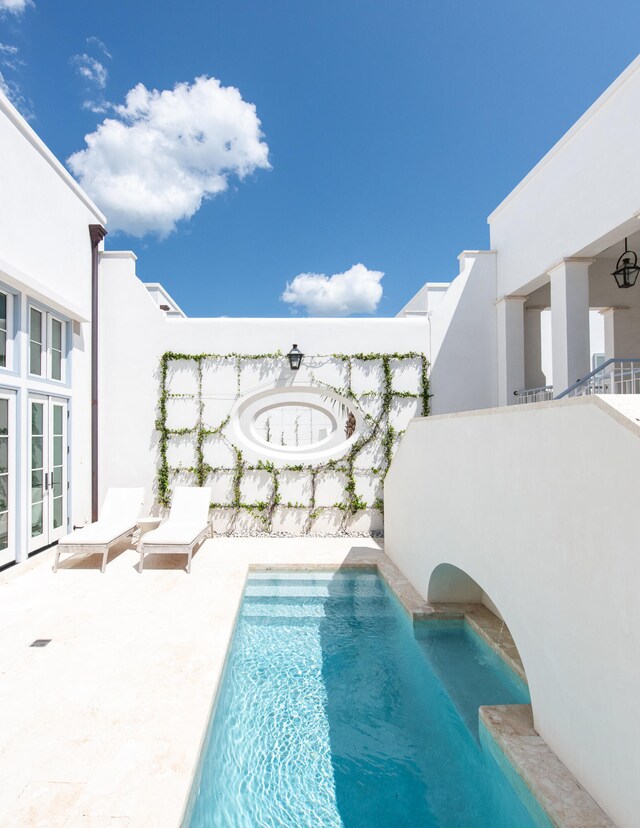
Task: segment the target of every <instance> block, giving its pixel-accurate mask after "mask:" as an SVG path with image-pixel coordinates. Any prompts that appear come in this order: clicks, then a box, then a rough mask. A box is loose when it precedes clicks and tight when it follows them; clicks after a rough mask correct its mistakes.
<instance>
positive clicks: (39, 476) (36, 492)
mask: <svg viewBox="0 0 640 828" xmlns="http://www.w3.org/2000/svg"><path fill="white" fill-rule="evenodd" d="M43 481H44V472H41V471H35V472H32V474H31V502H32V503H40V501H41V500H44V487H43V485H42V483H43Z"/></svg>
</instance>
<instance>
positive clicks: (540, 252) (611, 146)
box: [489, 58, 640, 296]
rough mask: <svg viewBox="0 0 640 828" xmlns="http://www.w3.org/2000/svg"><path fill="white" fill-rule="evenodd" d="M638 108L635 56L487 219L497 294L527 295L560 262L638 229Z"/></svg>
mask: <svg viewBox="0 0 640 828" xmlns="http://www.w3.org/2000/svg"><path fill="white" fill-rule="evenodd" d="M639 107H640V58H636V60H635V61H634V62H633V63H632V64H631V65H630V66H629V67H628V68H627V69H626V70H625V71H624V72H623V73H622V74H621V75H620V76H619V77H618V78H617V79H616V80H615V81H614V83H613V84H612V85H611V86H610V87H609V88H608V89H607V90H606V92H604V93H603V95H601V96H600V98H599V99H598V100H597V101H596V102H595V103H594V104H593V106H591V108H590V109H589V110H587V112H586V113H585V114H584V115H583V116H582V117H581V118H580V120H579V121H578V122H577V123H576V124H575V125H574V126H573V127H572V128H571V129H570V130H569V131H568V132H567V133H566V135H564V136H563V137H562V138H561V139H560V141H559V142H558V143H557V144H556V145H555V146H554V147H553V148H552V149H551V150H550V151H549V152H548V153H547V155H545V157H544V158H543V159H542V160H541V161H540V162H539V163H538V164H537V165H536V166H535V167H534V169H533V170H532V171H531V172H530V173H529V175H527V176H526V177H525V178H524V179H523V180H522V181H521V182H520V184H519V185H518V186H517V187H516V188H515V189H514V190H513V191H512V192H511V193H510V194H509V195H508V196H507V198H506V199H505V200H504V201H503V202H502V203H501V204H500V205H499V206H498V207H497V208H496V209H495V210H494V212H493V213H492V214H491V215H490V216H489V225H490V234H491V248H492V249H493V250H497V251H498V252H499V255H498V296H503V295H507V294H519V293H523V292H524V293H528V292H529V291H530V289H533V288H535V287H538V286H539V284H540V283H541V282H540V279H542V280H544V274H546V273H547V271H548V270H549V269H550V268H552V267H553V266H554V265H555V264H557V263H558V262H559V261H560V260H561V259H563V258H567V257H571V256H579V255H581V256H590V255H594V254H595V253H598V252H600V251H601V250H604V249H605V248H607V247H608V246H609V245H610V244H611V243H613V242H616V241H619V239H620V238H622V237H624V236H625V235H630V234H631V232H634V231H636V230H637V223H638V222H637V218H636V217H637V215H638V212H639V211H640V200H639V198H638V193H639V192H640V165H639V164H638V159H637V147H636V141H635V140H633V136H634V135H635V134H636V132H637V112H638V108H639ZM603 160H604V162H603Z"/></svg>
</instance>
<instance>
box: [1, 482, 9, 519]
mask: <svg viewBox="0 0 640 828" xmlns="http://www.w3.org/2000/svg"><path fill="white" fill-rule="evenodd" d="M8 508H9V475H8V474H0V512H6V511H7V509H8Z"/></svg>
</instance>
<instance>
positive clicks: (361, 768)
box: [186, 571, 543, 828]
mask: <svg viewBox="0 0 640 828" xmlns="http://www.w3.org/2000/svg"><path fill="white" fill-rule="evenodd" d="M527 701H528V693H527V690H526V686H525V685H524V683H522V682H521V681H520V680H519V679H518V678H517V677H516V676H515V674H513V673H512V672H511V671H510V670H509V668H507V667H506V666H505V665H504V664H503V662H502V661H501V659H500V658H499V657H498V656H496V655H495V654H494V653H493V651H492V650H490V649H489V647H487V646H486V644H485V643H484V642H483V641H482V640H481V639H479V638H478V637H476V636H475V635H474V634H473V633H472V632H470V630H469V629H468V628H467V627H466V625H464V624H463V623H462V622H446V621H442V622H440V621H431V622H425V623H422V624H418V625H416V626H414V625H413V624H412V623H411V621H410V619H409V618H408V616H407V615H406V613H405V612H404V610H403V609H402V608H401V607H400V605H399V603H398V602H397V600H396V599H395V597H394V596H393V595H392V594H391V593H390V592H389V590H388V588H387V587H386V585H385V584H384V582H383V581H382V579H381V578H380V577H379V576H378V575H377V574H376V573H374V572H368V571H366V572H362V571H361V572H354V571H351V572H340V573H317V572H316V573H299V572H298V573H278V574H274V573H252V574H251V576H250V577H249V579H248V582H247V587H246V591H245V597H244V601H243V604H242V608H241V611H240V616H239V619H238V624H237V629H236V632H235V635H234V639H233V643H232V648H231V652H230V654H229V658H228V662H227V666H226V669H225V674H224V679H223V683H222V686H221V690H220V695H219V698H218V702H217V705H216V709H215V714H214V716H213V721H212V725H211V727H210V731H209V734H208V737H207V741H206V744H205V749H204V754H203V757H202V760H201V767H200V771H199V774H198V777H197V778H196V781H195V786H196V787H195V788H194V791H193V795H192V805H191V808H190V814H189V816H188V818H187V821H186V824H187V825H189V826H190V828H204V826H216V827H218V826H219V828H261V827H262V826H265V828H280V827H281V826H291V828H307V826H308V828H312V826H313V828H325V826H326V828H334V827H335V828H339V827H340V826H341V827H342V828H395V826H398V828H400V826H412V825H416V826H418V825H419V826H442V828H454V826H455V828H529V826H539V825H541V824H543V823H542V822H541V817H540V814H538V813H536V806H535V805H532V802H528V803H527V804H526V805H525V804H524V803H523V802H522V801H521V800H520V799H519V798H518V796H517V795H516V793H515V792H514V790H513V788H512V787H511V786H510V784H509V783H508V781H507V780H506V778H505V777H504V775H503V774H502V772H501V771H500V770H499V768H498V766H497V764H496V763H495V760H494V759H493V758H492V757H491V755H490V754H489V752H487V751H483V750H482V748H481V747H480V742H479V739H478V713H477V709H478V707H479V706H480V705H482V704H505V703H522V702H527ZM532 813H536V815H535V816H532Z"/></svg>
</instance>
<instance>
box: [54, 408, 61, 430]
mask: <svg viewBox="0 0 640 828" xmlns="http://www.w3.org/2000/svg"><path fill="white" fill-rule="evenodd" d="M62 410H63V409H62V406H61V405H54V406H53V433H54V434H62Z"/></svg>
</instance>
